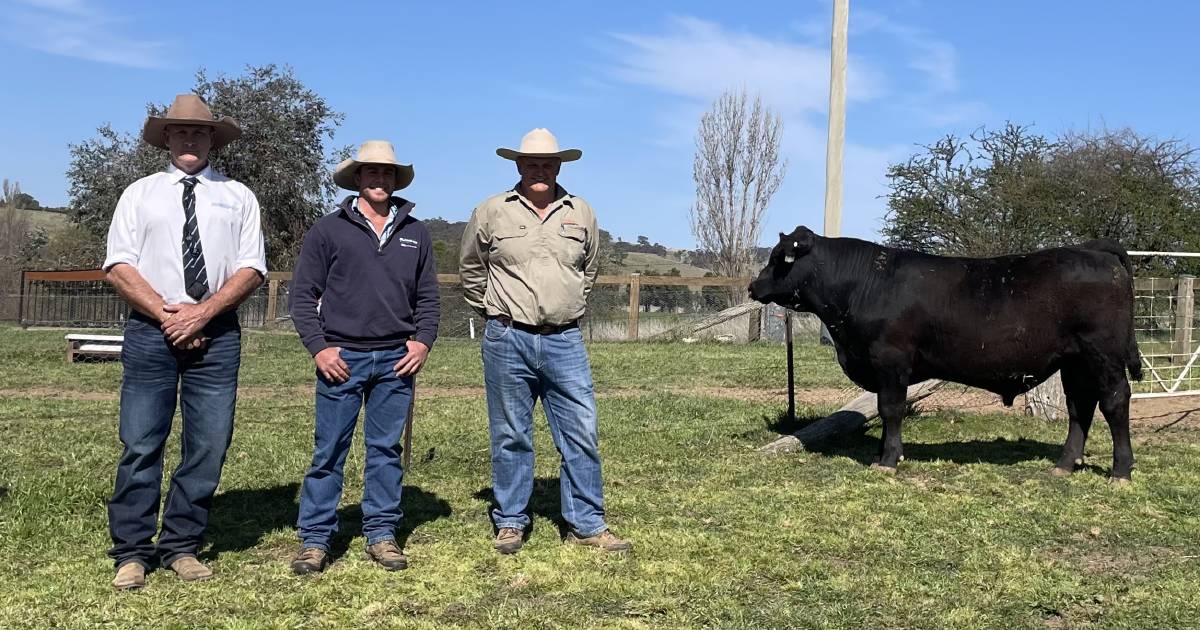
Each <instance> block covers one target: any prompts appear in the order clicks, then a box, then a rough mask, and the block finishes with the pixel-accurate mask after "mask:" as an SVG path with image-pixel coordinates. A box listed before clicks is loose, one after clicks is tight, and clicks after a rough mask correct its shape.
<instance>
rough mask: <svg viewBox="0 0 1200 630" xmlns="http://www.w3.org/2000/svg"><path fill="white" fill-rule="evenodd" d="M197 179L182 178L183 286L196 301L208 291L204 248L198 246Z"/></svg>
mask: <svg viewBox="0 0 1200 630" xmlns="http://www.w3.org/2000/svg"><path fill="white" fill-rule="evenodd" d="M198 181H199V180H197V179H196V178H195V177H185V178H183V217H184V219H183V286H184V290H185V291H187V294H188V295H190V296H192V299H194V300H196V301H199V300H200V298H202V297H204V294H205V293H208V272H207V271H206V270H205V269H204V249H203V248H202V247H200V226H199V225H198V224H197V223H196V192H195V189H196V183H197V182H198Z"/></svg>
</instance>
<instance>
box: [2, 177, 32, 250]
mask: <svg viewBox="0 0 1200 630" xmlns="http://www.w3.org/2000/svg"><path fill="white" fill-rule="evenodd" d="M2 186H3V187H2V188H0V192H2V193H3V195H4V197H3V199H0V266H4V267H16V266H19V265H21V264H23V263H24V262H25V261H24V260H23V253H24V244H25V240H26V236H27V233H28V232H29V218H28V217H27V216H26V215H25V213H24V212H22V211H21V210H20V209H18V208H17V203H18V201H19V200H20V197H21V184H20V183H18V182H15V181H14V182H9V181H8V179H5V180H4V181H3V184H2Z"/></svg>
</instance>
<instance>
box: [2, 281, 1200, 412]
mask: <svg viewBox="0 0 1200 630" xmlns="http://www.w3.org/2000/svg"><path fill="white" fill-rule="evenodd" d="M290 281H291V274H290V273H288V272H273V273H271V274H269V276H268V280H267V282H264V283H263V285H262V286H261V287H260V288H259V289H258V290H257V291H256V292H255V293H254V294H253V295H252V296H251V297H250V298H249V299H247V300H246V302H245V303H244V304H243V305H242V306H241V308H240V309H239V314H240V318H241V321H242V325H243V326H245V327H248V328H265V329H284V330H286V329H288V328H290V327H291V318H290V316H289V314H288V310H287V304H288V300H289V297H290ZM748 283H749V279H745V278H715V277H711V278H680V277H670V276H667V277H656V276H640V275H636V274H635V275H630V276H602V277H601V278H600V279H599V280H598V282H597V284H596V286H595V287H594V288H593V291H592V294H591V296H590V298H589V303H588V312H587V316H586V317H585V318H584V319H583V320H582V321H581V322H580V327H581V329H582V331H583V333H584V335H585V338H586V339H588V340H589V341H641V342H645V341H659V340H682V341H684V342H689V341H697V340H704V339H716V340H719V341H727V342H742V343H744V342H747V341H754V340H759V339H763V340H772V341H780V342H781V341H783V339H784V337H785V334H784V330H783V321H784V319H783V312H784V311H783V309H781V308H779V307H776V306H773V305H772V306H767V307H759V306H758V305H757V304H748V303H746V302H745V287H746V286H747V284H748ZM439 287H440V291H441V303H442V313H441V321H440V332H439V335H440V336H441V337H445V338H474V337H477V336H478V335H479V334H481V332H482V326H483V323H484V322H483V320H482V319H481V318H480V316H479V315H478V313H476V312H475V311H473V310H472V309H471V308H470V307H468V306H467V304H466V302H465V300H464V299H463V296H462V287H461V285H460V284H459V282H458V278H457V276H454V275H441V276H439ZM1134 293H1135V300H1134V320H1135V333H1136V337H1137V341H1138V346H1139V348H1140V350H1141V353H1142V362H1143V368H1144V371H1145V372H1146V379H1145V380H1144V381H1142V382H1140V383H1134V385H1133V387H1134V392H1135V395H1136V396H1139V397H1154V396H1168V395H1181V394H1190V393H1200V330H1197V329H1198V325H1197V315H1198V314H1200V313H1198V309H1197V308H1196V294H1195V278H1194V277H1193V276H1189V275H1183V276H1179V277H1175V278H1136V279H1135V282H1134ZM739 304H742V305H744V306H745V307H746V309H745V310H744V312H738V308H737V307H738V305H739ZM128 313H129V308H128V305H127V304H126V303H125V302H124V301H123V300H122V299H121V298H120V297H119V296H118V295H117V294H116V292H115V291H114V290H113V289H112V287H111V286H110V285H109V284H107V283H106V282H105V281H104V278H103V274H102V272H100V271H99V270H80V271H22V270H19V269H12V268H7V269H6V268H3V267H0V321H4V322H9V323H16V324H20V325H22V326H26V327H55V328H63V329H68V330H71V331H80V332H81V331H82V330H83V329H89V330H93V329H113V332H114V334H115V333H116V332H117V329H120V328H121V327H122V326H123V325H124V322H125V319H126V318H127V317H128ZM730 313H732V314H730ZM792 322H793V324H792V326H793V334H794V335H795V337H796V339H798V340H799V341H800V342H812V341H815V340H816V339H817V338H818V335H819V330H820V322H819V321H817V320H816V318H815V317H813V316H811V315H809V314H800V315H798V316H794V317H793V318H792ZM697 328H699V330H696V329H697ZM77 341H78V344H76V345H78V347H79V348H80V352H79V356H80V357H88V356H93V355H94V356H101V357H102V356H105V352H104V351H103V346H104V345H105V342H104V341H103V340H94V339H83V338H81V339H79V340H77ZM88 350H92V351H95V352H92V353H89V352H88ZM71 359H72V357H71V355H70V349H68V360H71ZM737 367H738V366H731V368H730V369H737ZM811 367H813V368H816V367H821V368H825V369H828V368H829V367H830V364H829V363H824V364H821V365H820V366H817V365H814V366H811ZM780 368H781V369H782V368H783V366H782V365H781V366H780ZM753 369H761V367H754V368H753ZM797 369H798V370H803V369H805V366H804V365H799V366H797ZM946 395H949V396H953V397H955V398H956V399H959V400H960V401H961V399H962V395H960V394H946ZM843 397H845V396H843ZM985 401H986V402H985ZM977 402H978V403H979V405H981V406H988V405H992V404H994V403H995V402H996V400H994V397H990V395H984V396H983V397H981V398H979V399H978V401H977ZM926 404H929V403H926ZM959 406H961V405H959Z"/></svg>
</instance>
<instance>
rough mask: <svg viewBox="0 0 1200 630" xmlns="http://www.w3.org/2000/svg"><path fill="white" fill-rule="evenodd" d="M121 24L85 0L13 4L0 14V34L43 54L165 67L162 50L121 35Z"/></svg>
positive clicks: (29, 0)
mask: <svg viewBox="0 0 1200 630" xmlns="http://www.w3.org/2000/svg"><path fill="white" fill-rule="evenodd" d="M126 21H127V20H122V19H119V18H115V17H112V16H110V15H107V14H106V13H104V12H103V11H101V10H99V9H97V8H95V7H93V6H92V5H90V4H89V3H88V2H86V1H85V0H18V2H16V3H13V4H12V5H10V6H9V7H8V8H7V9H6V10H5V11H3V12H2V13H0V34H2V36H3V37H4V38H5V39H7V40H9V41H11V42H13V43H15V44H18V45H21V46H25V47H27V48H32V49H34V50H40V51H42V52H45V53H50V54H54V55H62V56H64V57H74V58H77V59H86V60H89V61H97V62H101V63H109V64H114V65H119V66H129V67H134V68H157V67H161V66H163V65H165V63H166V60H165V58H164V52H165V51H166V44H165V43H164V42H160V41H153V40H147V39H140V38H136V37H130V36H126V35H124V34H122V33H121V28H120V27H121V26H122V25H123V24H124V23H125V22H126Z"/></svg>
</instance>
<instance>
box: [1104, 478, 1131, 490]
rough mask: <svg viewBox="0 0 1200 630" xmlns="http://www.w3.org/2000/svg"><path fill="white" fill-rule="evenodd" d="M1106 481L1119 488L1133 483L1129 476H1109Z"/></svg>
mask: <svg viewBox="0 0 1200 630" xmlns="http://www.w3.org/2000/svg"><path fill="white" fill-rule="evenodd" d="M1108 483H1109V484H1111V485H1114V486H1117V487H1118V488H1120V487H1124V486H1128V485H1129V484H1131V483H1133V480H1132V479H1130V478H1129V477H1109V478H1108Z"/></svg>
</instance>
